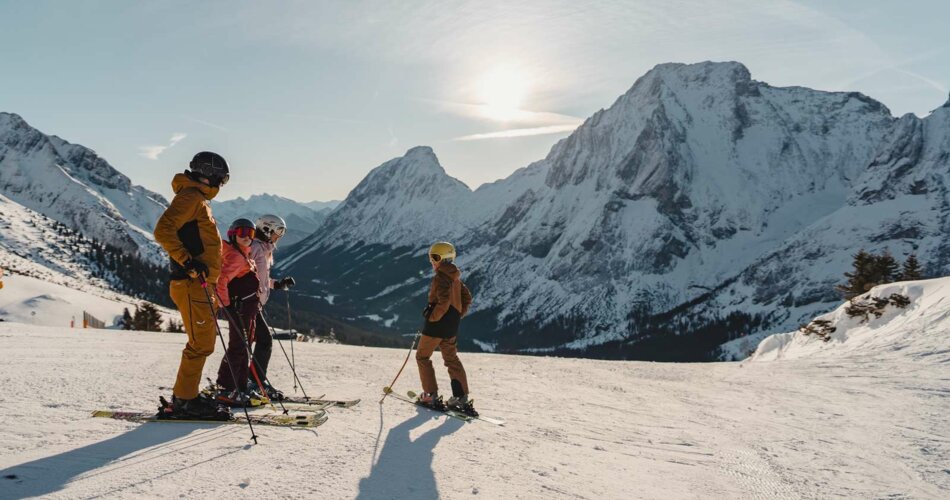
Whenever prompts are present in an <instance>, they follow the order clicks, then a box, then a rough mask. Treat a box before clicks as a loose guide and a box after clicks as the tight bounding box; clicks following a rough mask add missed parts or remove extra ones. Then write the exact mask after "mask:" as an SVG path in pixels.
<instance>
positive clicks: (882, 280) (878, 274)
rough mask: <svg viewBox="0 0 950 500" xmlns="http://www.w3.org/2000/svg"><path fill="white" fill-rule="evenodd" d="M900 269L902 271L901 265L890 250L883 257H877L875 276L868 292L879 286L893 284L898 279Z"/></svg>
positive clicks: (875, 258)
mask: <svg viewBox="0 0 950 500" xmlns="http://www.w3.org/2000/svg"><path fill="white" fill-rule="evenodd" d="M898 269H900V265H899V264H898V263H897V260H896V259H895V258H894V256H893V255H891V252H890V250H885V251H884V253H883V254H881V255H875V256H874V266H873V274H872V277H871V282H872V284H871V286H869V287H868V290H870V289H871V288H872V287H875V286H877V285H883V284H886V283H893V282H894V281H895V280H896V279H897V276H898V273H897V270H898Z"/></svg>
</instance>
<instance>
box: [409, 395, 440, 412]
mask: <svg viewBox="0 0 950 500" xmlns="http://www.w3.org/2000/svg"><path fill="white" fill-rule="evenodd" d="M416 404H417V405H420V406H425V407H426V408H432V409H433V410H436V411H445V402H444V401H442V396H439V393H438V392H423V393H422V394H419V397H417V398H416Z"/></svg>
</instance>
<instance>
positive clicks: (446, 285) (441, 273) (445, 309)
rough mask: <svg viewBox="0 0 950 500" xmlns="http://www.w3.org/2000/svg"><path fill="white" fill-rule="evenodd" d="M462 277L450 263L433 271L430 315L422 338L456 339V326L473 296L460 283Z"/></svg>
mask: <svg viewBox="0 0 950 500" xmlns="http://www.w3.org/2000/svg"><path fill="white" fill-rule="evenodd" d="M461 276H462V273H461V271H459V268H458V267H456V266H455V264H453V263H451V262H443V263H441V264H439V267H438V268H437V269H436V272H435V276H434V277H433V278H432V284H431V285H430V286H429V307H428V308H426V310H427V311H429V313H428V315H427V316H426V324H425V326H424V327H423V329H422V334H423V335H428V336H430V337H440V338H445V339H448V338H452V337H455V336H456V335H458V329H459V322H460V321H461V320H462V318H463V317H464V316H465V315H466V314H467V313H468V308H469V306H471V305H472V294H471V292H469V290H468V287H466V286H465V284H464V283H462V280H461Z"/></svg>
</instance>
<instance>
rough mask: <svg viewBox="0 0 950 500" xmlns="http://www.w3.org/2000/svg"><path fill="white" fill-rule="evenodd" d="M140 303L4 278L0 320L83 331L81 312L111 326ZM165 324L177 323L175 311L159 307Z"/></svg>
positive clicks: (97, 290)
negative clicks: (71, 325)
mask: <svg viewBox="0 0 950 500" xmlns="http://www.w3.org/2000/svg"><path fill="white" fill-rule="evenodd" d="M141 303H142V301H141V300H138V299H135V298H133V297H129V296H128V295H123V294H121V293H116V292H112V291H110V290H108V289H105V288H101V287H96V286H93V285H92V284H86V285H85V286H83V287H82V288H81V289H76V288H70V287H67V286H64V285H60V284H58V283H55V282H51V281H47V280H45V279H39V278H34V277H31V276H25V275H17V274H14V275H7V276H4V278H3V289H2V290H0V320H2V321H5V322H13V323H24V324H28V325H41V326H58V327H68V326H70V324H71V322H75V325H76V328H82V320H83V312H88V313H89V314H91V315H93V316H94V317H96V318H98V319H100V320H102V321H104V322H105V324H106V326H107V327H112V326H113V325H115V324H116V322H117V321H118V319H119V318H120V317H121V316H122V311H123V309H126V308H127V309H128V310H129V311H132V312H134V311H135V308H136V307H137V306H138V305H139V304H141ZM159 312H160V313H161V314H162V318H163V320H164V321H165V323H166V326H167V322H168V320H169V319H175V320H176V321H180V320H181V317H180V316H179V315H178V311H175V310H173V309H168V308H164V307H159Z"/></svg>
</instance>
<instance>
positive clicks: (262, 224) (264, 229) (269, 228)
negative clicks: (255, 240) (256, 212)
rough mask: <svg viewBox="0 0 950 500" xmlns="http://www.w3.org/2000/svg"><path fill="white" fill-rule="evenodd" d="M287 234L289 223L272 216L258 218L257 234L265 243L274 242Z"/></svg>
mask: <svg viewBox="0 0 950 500" xmlns="http://www.w3.org/2000/svg"><path fill="white" fill-rule="evenodd" d="M285 232H287V223H286V222H284V219H281V218H280V217H278V216H276V215H272V214H267V215H262V216H260V217H258V218H257V233H258V234H260V235H261V237H262V238H261V239H263V240H264V241H269V242H272V241H274V240H276V239H277V238H280V237H281V236H283V235H284V233H285Z"/></svg>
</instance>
